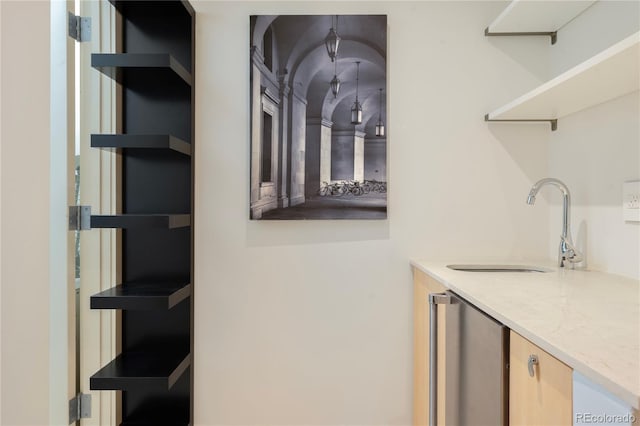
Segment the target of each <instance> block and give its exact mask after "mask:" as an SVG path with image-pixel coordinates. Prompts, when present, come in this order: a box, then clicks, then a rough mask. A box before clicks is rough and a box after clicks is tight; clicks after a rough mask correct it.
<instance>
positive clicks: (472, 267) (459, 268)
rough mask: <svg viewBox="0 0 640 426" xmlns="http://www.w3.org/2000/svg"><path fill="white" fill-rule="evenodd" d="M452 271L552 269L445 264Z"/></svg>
mask: <svg viewBox="0 0 640 426" xmlns="http://www.w3.org/2000/svg"><path fill="white" fill-rule="evenodd" d="M447 268H449V269H453V270H454V271H466V272H551V271H552V269H549V268H543V267H542V266H530V265H447Z"/></svg>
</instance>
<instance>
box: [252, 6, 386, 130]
mask: <svg viewBox="0 0 640 426" xmlns="http://www.w3.org/2000/svg"><path fill="white" fill-rule="evenodd" d="M335 20H336V17H335V16H331V15H280V16H273V15H271V16H266V15H263V16H257V17H255V18H253V20H252V33H251V38H252V39H251V42H252V44H253V45H254V46H261V43H262V37H263V35H264V33H265V31H266V30H267V28H269V27H270V28H271V29H272V31H273V37H274V40H276V43H277V46H276V48H275V49H274V54H275V55H277V58H276V61H274V62H275V63H277V64H279V65H278V69H277V70H275V69H274V72H276V71H277V72H278V74H280V75H283V74H285V73H286V77H285V78H286V80H285V81H287V82H288V84H289V86H290V87H291V88H292V89H294V90H296V93H298V94H299V95H300V96H302V97H304V98H305V99H306V101H307V117H309V118H319V117H322V118H324V119H326V120H330V121H332V122H333V123H334V124H333V127H334V129H349V128H353V125H352V124H351V123H350V121H351V120H350V116H351V107H352V105H353V103H354V101H355V92H356V64H355V62H357V61H359V62H360V73H359V84H358V98H359V101H360V103H361V104H362V107H363V124H361V125H359V126H356V129H358V130H361V131H366V133H367V135H368V136H369V135H370V134H373V133H374V127H375V124H376V122H377V120H378V116H379V115H380V106H379V103H380V102H379V99H380V98H379V89H380V88H382V89H383V92H382V93H383V96H382V119H383V121H384V122H385V123H386V97H387V96H386V93H387V90H386V56H387V55H386V52H387V38H386V16H384V15H341V16H338V17H337V20H338V25H337V32H338V34H339V35H340V38H341V41H340V46H339V49H338V59H337V63H333V62H331V60H330V58H329V55H328V54H327V51H326V48H325V45H324V39H325V37H326V35H327V33H328V32H329V28H331V27H332V25H335ZM336 65H337V67H336ZM336 71H337V76H338V78H339V79H340V80H341V87H340V92H339V94H338V96H337V97H336V98H334V96H333V94H332V93H331V90H330V87H329V82H330V81H331V79H332V78H333V76H334V73H336Z"/></svg>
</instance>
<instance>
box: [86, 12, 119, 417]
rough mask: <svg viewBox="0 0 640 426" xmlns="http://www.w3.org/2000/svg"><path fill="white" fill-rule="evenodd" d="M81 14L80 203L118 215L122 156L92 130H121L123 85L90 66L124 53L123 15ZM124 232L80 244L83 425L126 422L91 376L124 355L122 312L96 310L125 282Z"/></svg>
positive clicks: (95, 234)
mask: <svg viewBox="0 0 640 426" xmlns="http://www.w3.org/2000/svg"><path fill="white" fill-rule="evenodd" d="M79 12H80V15H81V16H83V17H90V18H91V22H92V34H91V40H90V41H88V42H83V43H80V45H79V46H80V66H79V70H80V107H81V114H80V173H81V179H80V188H81V189H80V204H81V205H88V206H91V209H92V212H93V214H117V213H119V212H121V206H120V199H121V198H120V192H121V191H120V176H121V156H120V154H117V153H113V152H111V151H110V150H103V149H96V148H91V140H90V138H91V134H98V133H106V134H109V133H117V132H118V131H119V130H120V127H121V126H120V119H119V117H118V113H117V112H118V111H119V110H120V109H119V108H118V105H119V102H120V98H121V96H120V89H119V87H118V85H117V84H116V83H115V82H114V81H113V80H112V79H110V78H108V77H106V76H104V75H103V74H101V73H100V72H98V71H97V70H95V69H93V68H91V54H92V53H97V52H100V53H109V52H117V51H119V46H118V44H117V43H118V40H116V38H115V37H116V36H115V35H116V34H117V33H118V32H117V31H116V30H115V29H116V26H117V25H120V23H119V15H118V14H117V13H116V11H115V8H114V7H113V6H112V5H111V3H109V2H106V1H96V0H89V1H87V0H83V1H80V11H79ZM120 245H121V231H119V230H113V229H94V230H91V231H83V232H82V234H81V243H80V258H81V262H80V280H81V285H80V371H79V375H80V392H82V393H84V394H91V396H92V404H91V405H92V416H91V418H88V419H82V420H81V422H80V424H81V425H82V426H94V425H95V426H106V425H114V424H119V423H120V421H121V415H120V412H121V409H120V408H121V407H120V401H121V398H120V397H119V395H118V392H104V391H91V390H90V385H89V379H90V377H91V376H92V375H93V374H95V373H96V372H97V371H98V370H99V369H100V368H102V367H104V366H105V365H106V364H108V363H109V362H111V361H112V360H113V359H114V358H115V357H116V356H117V354H119V353H120V318H121V313H120V312H119V311H114V310H92V309H91V308H90V298H91V296H92V295H94V294H97V293H99V292H101V291H104V290H106V289H109V288H111V287H113V286H115V285H117V284H119V283H120V278H121V275H120V257H119V253H120Z"/></svg>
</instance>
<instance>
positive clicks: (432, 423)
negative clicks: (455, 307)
mask: <svg viewBox="0 0 640 426" xmlns="http://www.w3.org/2000/svg"><path fill="white" fill-rule="evenodd" d="M448 304H451V296H450V295H449V294H448V293H429V426H436V420H437V414H438V413H437V406H438V394H437V393H438V359H437V356H438V306H437V305H448Z"/></svg>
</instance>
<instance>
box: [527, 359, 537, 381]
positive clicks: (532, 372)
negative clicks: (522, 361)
mask: <svg viewBox="0 0 640 426" xmlns="http://www.w3.org/2000/svg"><path fill="white" fill-rule="evenodd" d="M536 365H538V355H535V354H531V355H529V360H528V361H527V367H529V376H531V377H533V376H535V375H536V370H535V367H534V366H536Z"/></svg>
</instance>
